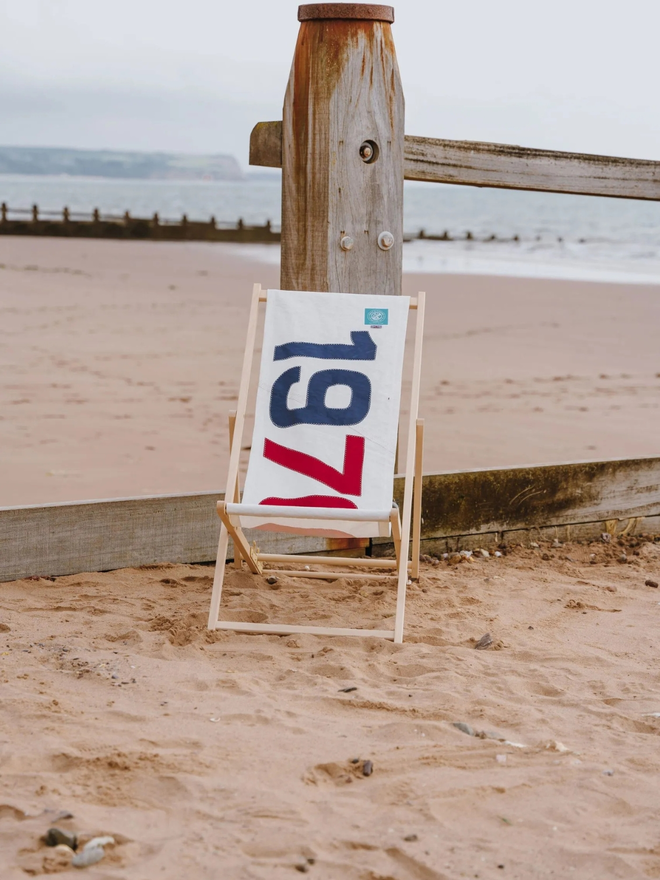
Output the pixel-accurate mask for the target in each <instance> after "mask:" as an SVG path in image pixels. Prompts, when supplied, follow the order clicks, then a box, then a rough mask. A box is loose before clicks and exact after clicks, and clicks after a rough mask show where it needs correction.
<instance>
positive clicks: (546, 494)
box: [0, 3, 660, 581]
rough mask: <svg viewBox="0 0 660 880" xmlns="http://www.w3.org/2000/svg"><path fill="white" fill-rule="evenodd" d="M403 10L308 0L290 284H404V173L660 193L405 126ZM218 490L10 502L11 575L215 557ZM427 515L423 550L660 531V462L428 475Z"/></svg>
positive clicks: (624, 166) (300, 62) (601, 192)
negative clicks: (399, 64) (398, 37)
mask: <svg viewBox="0 0 660 880" xmlns="http://www.w3.org/2000/svg"><path fill="white" fill-rule="evenodd" d="M393 17H394V16H393V10H392V9H391V7H387V6H375V5H360V4H334V3H323V4H313V5H310V6H302V7H300V10H299V19H300V21H301V28H300V35H299V41H298V46H297V47H296V54H295V57H294V65H293V69H292V74H291V79H290V81H289V86H288V88H287V92H286V97H285V102H284V114H283V115H284V118H283V121H276V122H262V123H259V124H258V125H257V126H256V127H255V129H254V130H253V132H252V136H251V141H250V161H251V164H254V165H266V166H273V167H282V169H283V217H282V250H283V265H282V286H283V287H286V286H288V287H292V288H293V289H296V288H297V289H310V288H311V289H316V290H335V291H338V292H344V291H345V292H355V293H361V292H372V291H373V292H383V291H385V292H388V293H392V294H396V293H398V292H399V291H400V282H401V256H400V254H401V251H400V246H401V237H400V236H399V230H400V228H401V226H400V225H399V226H397V223H399V224H400V221H401V216H402V206H403V202H402V182H403V179H404V178H405V179H408V180H426V181H430V182H435V183H454V184H463V185H468V186H487V187H496V188H501V189H521V190H539V191H544V192H559V193H577V194H583V195H594V196H610V197H615V198H631V199H649V200H655V201H660V162H650V161H643V160H636V159H619V158H612V157H607V156H592V155H584V154H576V153H562V152H553V151H549V150H534V149H528V148H523V147H517V146H509V145H502V144H488V143H480V142H470V141H448V140H439V139H433V138H426V137H412V136H409V135H404V134H403V128H402V125H403V97H402V93H401V89H400V82H399V78H398V72H397V68H396V58H395V54H394V46H393V43H392V40H391V33H390V24H391V22H392V21H393ZM363 99H364V100H363ZM321 117H323V118H321ZM402 136H403V152H402V156H403V158H402V159H401V138H402ZM369 150H371V151H372V152H369ZM374 157H375V158H374ZM129 219H130V218H129ZM69 222H70V223H72V222H73V221H72V220H71V218H70V221H69ZM97 222H98V218H97ZM381 236H382V238H381ZM390 236H391V238H390ZM379 239H381V240H380V242H379ZM397 491H400V483H398V482H397V483H396V484H395V494H396V492H397ZM218 497H222V493H221V492H219V491H209V492H206V493H201V494H200V493H195V494H188V495H163V496H157V497H152V498H144V497H136V498H127V499H111V500H97V501H88V502H75V503H64V504H47V505H38V506H36V505H35V506H30V507H5V508H0V581H2V580H12V579H15V578H20V577H26V576H31V575H32V576H34V575H64V574H75V573H77V572H81V571H94V570H106V569H112V568H120V567H124V566H133V565H143V564H148V563H155V562H165V561H170V562H204V561H208V560H213V559H215V553H216V548H217V539H218V531H219V520H218V517H217V515H216V501H217V499H218ZM422 515H423V526H422V549H423V550H424V551H431V552H436V553H437V552H438V551H440V550H455V549H460V548H462V547H474V546H481V547H487V546H493V545H497V544H501V543H502V542H505V543H506V542H507V541H512V542H520V543H526V542H529V541H530V540H535V541H537V540H543V539H545V540H547V539H552V538H559V539H560V540H562V541H563V540H571V539H577V540H593V539H594V538H598V537H600V536H601V534H604V535H605V537H606V538H608V540H609V538H610V537H611V538H614V537H616V536H617V535H624V536H626V537H629V536H632V535H635V534H644V533H646V534H655V535H658V534H660V458H659V457H654V458H645V459H624V460H618V461H601V462H574V463H562V464H550V465H545V466H541V467H519V468H503V469H499V468H498V469H491V470H479V471H473V472H456V473H441V474H427V475H426V476H425V477H424V482H423V501H422ZM252 537H255V538H256V537H259V543H260V545H261V547H262V550H266V551H267V552H273V553H287V552H289V553H292V552H293V553H297V552H299V553H309V552H314V551H319V552H328V550H331V549H333V545H332V543H331V542H332V540H333V539H327V538H309V537H302V536H292V535H281V534H272V535H267V536H265V535H264V534H263V533H259V534H258V535H257V534H254V535H253V536H250V540H251V539H252ZM371 549H372V551H373V552H375V553H377V552H379V550H380V549H382V545H379V544H378V543H377V542H376V541H374V542H373V546H372V548H371Z"/></svg>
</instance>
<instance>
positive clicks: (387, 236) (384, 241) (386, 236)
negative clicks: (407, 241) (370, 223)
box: [378, 231, 394, 251]
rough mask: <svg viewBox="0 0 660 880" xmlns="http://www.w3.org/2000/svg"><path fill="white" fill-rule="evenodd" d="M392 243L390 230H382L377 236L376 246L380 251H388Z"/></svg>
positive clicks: (392, 238)
mask: <svg viewBox="0 0 660 880" xmlns="http://www.w3.org/2000/svg"><path fill="white" fill-rule="evenodd" d="M393 244H394V236H393V235H392V233H391V232H387V231H384V232H381V234H380V235H379V236H378V247H379V248H380V249H381V250H382V251H389V249H390V248H391V247H392V245H393Z"/></svg>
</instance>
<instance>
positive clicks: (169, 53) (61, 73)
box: [0, 0, 660, 166]
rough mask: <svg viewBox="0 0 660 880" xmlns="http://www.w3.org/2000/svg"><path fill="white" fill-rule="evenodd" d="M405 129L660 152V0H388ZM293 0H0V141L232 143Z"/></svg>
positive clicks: (277, 64) (281, 67) (142, 146)
mask: <svg viewBox="0 0 660 880" xmlns="http://www.w3.org/2000/svg"><path fill="white" fill-rule="evenodd" d="M393 5H394V8H395V15H396V21H395V23H394V25H393V26H392V27H393V34H394V40H395V43H396V48H397V55H398V59H399V66H400V68H401V77H402V81H403V87H404V92H405V97H406V132H407V133H408V134H416V135H426V136H429V137H442V138H456V139H469V140H486V141H497V142H503V143H517V144H523V145H525V146H532V147H545V148H548V149H559V150H576V151H581V152H593V153H604V154H611V155H619V156H632V157H639V158H647V159H658V160H660V106H659V105H660V93H659V91H658V79H659V72H660V63H659V59H658V56H659V52H658V39H659V34H660V0H627V2H625V3H623V2H621V0H617V2H614V0H497V2H496V0H461V2H448V0H399V2H396V3H394V4H393ZM297 7H298V3H297V2H294V0H176V2H174V0H112V2H101V0H0V35H1V51H0V144H3V145H6V144H13V145H19V144H22V145H34V146H70V147H92V148H103V147H105V148H113V149H138V150H168V151H182V152H184V151H185V152H198V153H224V152H228V153H233V154H234V155H235V156H236V157H237V158H238V160H239V161H240V162H241V164H242V165H244V166H246V165H247V147H248V137H249V133H250V130H251V128H252V126H253V125H254V123H255V122H257V121H259V120H261V119H264V120H267V119H280V118H281V112H282V111H281V108H282V99H283V96H284V89H285V86H286V81H287V78H288V74H289V68H290V65H291V59H292V57H293V51H294V46H295V41H296V35H297V32H298V27H299V25H298V21H297V17H296V10H297Z"/></svg>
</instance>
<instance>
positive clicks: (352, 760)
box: [351, 758, 360, 764]
mask: <svg viewBox="0 0 660 880" xmlns="http://www.w3.org/2000/svg"><path fill="white" fill-rule="evenodd" d="M359 763H360V759H359V758H351V764H359Z"/></svg>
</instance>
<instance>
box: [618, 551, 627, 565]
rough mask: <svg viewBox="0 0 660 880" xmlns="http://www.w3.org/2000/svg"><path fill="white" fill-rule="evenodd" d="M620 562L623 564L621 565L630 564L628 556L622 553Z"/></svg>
mask: <svg viewBox="0 0 660 880" xmlns="http://www.w3.org/2000/svg"><path fill="white" fill-rule="evenodd" d="M619 562H621V563H625V562H628V557H627V556H626V554H625V553H622V554H621V556H619Z"/></svg>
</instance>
